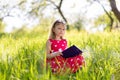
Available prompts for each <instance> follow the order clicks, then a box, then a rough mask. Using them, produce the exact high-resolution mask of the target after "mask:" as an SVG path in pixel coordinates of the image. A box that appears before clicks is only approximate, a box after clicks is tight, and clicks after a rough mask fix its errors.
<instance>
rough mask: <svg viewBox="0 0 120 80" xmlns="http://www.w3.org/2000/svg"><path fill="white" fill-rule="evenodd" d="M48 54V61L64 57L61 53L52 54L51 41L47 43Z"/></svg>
mask: <svg viewBox="0 0 120 80" xmlns="http://www.w3.org/2000/svg"><path fill="white" fill-rule="evenodd" d="M46 53H47V55H46V57H47V59H52V58H54V57H56V56H59V55H62V53H61V52H53V53H51V43H50V41H49V40H48V41H47V42H46Z"/></svg>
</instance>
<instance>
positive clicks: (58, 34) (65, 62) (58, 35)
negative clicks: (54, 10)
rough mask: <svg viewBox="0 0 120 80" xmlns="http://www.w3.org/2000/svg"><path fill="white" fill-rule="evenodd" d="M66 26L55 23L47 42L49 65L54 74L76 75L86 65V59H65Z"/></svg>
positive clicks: (78, 57)
mask: <svg viewBox="0 0 120 80" xmlns="http://www.w3.org/2000/svg"><path fill="white" fill-rule="evenodd" d="M65 30H66V25H65V24H64V23H63V22H62V21H59V20H57V21H55V22H54V24H53V26H52V28H51V31H50V35H49V39H48V40H47V42H46V53H47V56H46V58H47V63H48V64H49V65H50V67H51V69H52V72H53V73H60V72H66V70H68V69H69V70H70V72H72V73H74V72H76V71H77V70H79V69H80V68H81V67H82V66H83V65H84V58H83V56H82V55H78V56H75V57H70V58H67V59H65V58H63V57H62V56H61V55H62V53H61V52H62V51H63V50H65V49H66V48H67V40H66V39H64V38H63V36H64V34H65Z"/></svg>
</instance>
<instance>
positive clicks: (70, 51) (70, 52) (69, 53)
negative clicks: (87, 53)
mask: <svg viewBox="0 0 120 80" xmlns="http://www.w3.org/2000/svg"><path fill="white" fill-rule="evenodd" d="M62 54H63V55H62V56H63V57H64V58H69V57H74V56H76V55H79V54H82V51H81V50H80V49H79V48H77V47H76V46H75V45H72V46H71V47H69V48H67V49H66V50H64V51H62Z"/></svg>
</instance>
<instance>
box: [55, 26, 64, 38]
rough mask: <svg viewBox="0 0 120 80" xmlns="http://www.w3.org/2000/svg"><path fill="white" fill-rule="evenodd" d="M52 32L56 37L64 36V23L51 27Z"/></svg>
mask: <svg viewBox="0 0 120 80" xmlns="http://www.w3.org/2000/svg"><path fill="white" fill-rule="evenodd" d="M53 32H54V33H55V36H57V37H61V36H64V34H65V25H64V24H59V25H56V26H55V28H53Z"/></svg>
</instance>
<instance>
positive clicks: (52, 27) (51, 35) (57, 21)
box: [49, 20, 66, 39]
mask: <svg viewBox="0 0 120 80" xmlns="http://www.w3.org/2000/svg"><path fill="white" fill-rule="evenodd" d="M60 24H62V25H64V26H66V25H65V23H64V22H63V21H60V20H56V21H55V22H54V23H53V25H52V26H51V29H50V31H49V32H50V33H49V39H55V33H54V32H53V29H54V28H55V27H56V26H57V25H60ZM60 38H61V39H63V36H61V37H60Z"/></svg>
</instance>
